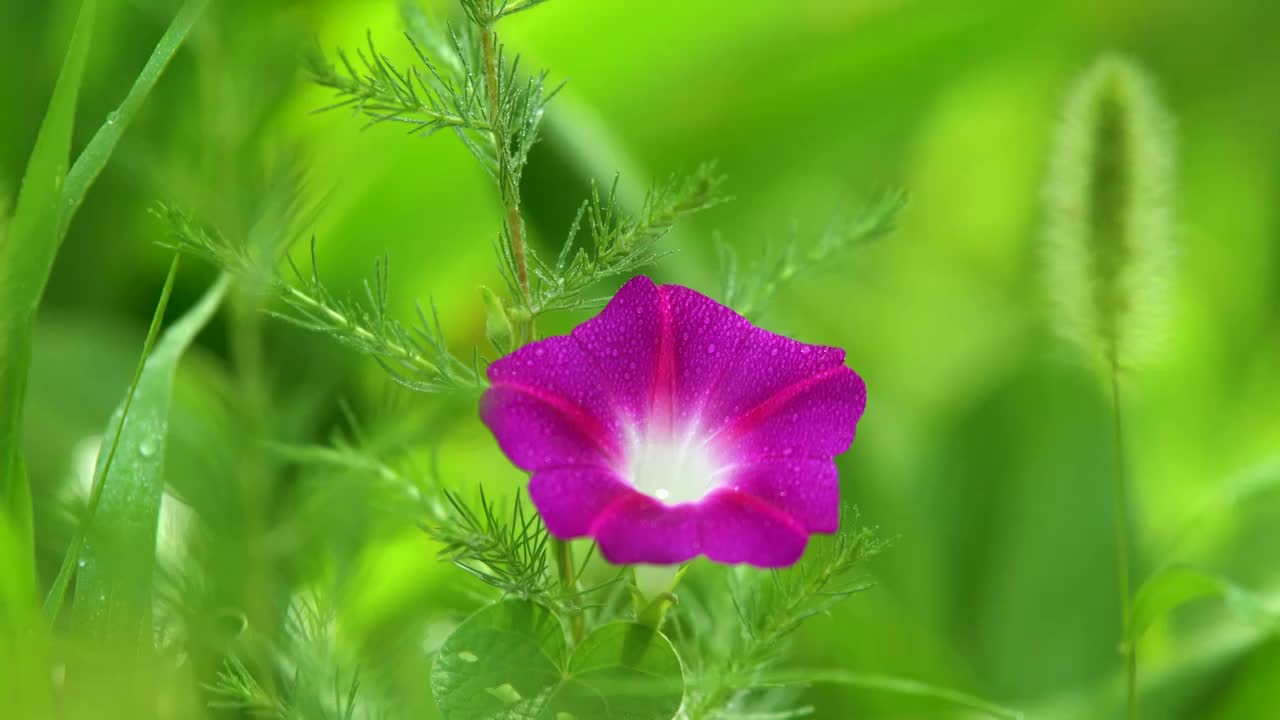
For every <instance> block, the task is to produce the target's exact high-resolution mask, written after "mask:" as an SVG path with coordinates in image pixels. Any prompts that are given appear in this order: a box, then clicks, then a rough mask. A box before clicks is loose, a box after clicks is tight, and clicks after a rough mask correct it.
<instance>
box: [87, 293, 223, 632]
mask: <svg viewBox="0 0 1280 720" xmlns="http://www.w3.org/2000/svg"><path fill="white" fill-rule="evenodd" d="M228 281H229V277H228V276H226V275H224V276H222V277H221V278H219V279H218V280H217V281H216V282H215V283H214V284H213V285H211V286H210V287H209V289H208V290H207V291H205V294H204V296H203V297H201V298H200V301H199V302H197V303H196V304H195V305H194V306H192V308H191V309H190V310H188V311H187V312H186V314H184V315H183V316H182V317H181V318H179V319H178V321H177V322H175V323H174V324H173V325H171V326H170V327H169V329H168V330H166V331H165V333H164V336H163V337H161V338H160V343H159V344H158V345H156V347H155V352H153V353H152V354H151V356H150V357H149V358H147V360H146V367H145V368H143V370H142V375H141V379H140V380H139V381H138V383H137V386H136V388H137V390H136V393H134V397H133V407H132V412H129V413H127V414H124V413H123V410H124V406H123V405H122V407H121V410H122V419H121V421H120V425H119V426H118V427H119V430H118V432H117V434H116V436H115V437H112V438H111V440H112V447H113V448H115V449H116V450H117V452H115V459H116V462H115V464H114V465H112V466H111V467H110V468H107V466H106V462H105V460H104V461H103V463H102V477H101V479H100V482H99V484H98V485H97V486H96V487H97V489H98V490H100V496H101V503H100V504H99V506H98V512H97V514H96V516H95V515H91V516H89V517H86V518H85V522H84V524H83V525H84V527H86V528H87V532H86V534H85V543H84V548H83V552H82V554H81V556H80V558H79V559H78V562H77V563H76V565H77V567H78V568H79V572H78V575H77V580H76V595H75V606H74V608H73V609H72V617H73V619H74V622H73V624H74V625H75V626H76V627H79V628H82V629H85V630H87V631H88V632H89V633H90V634H93V635H96V634H98V633H101V634H103V635H105V636H109V637H111V638H114V639H118V640H120V641H125V642H127V641H130V640H133V641H136V640H138V639H142V640H143V641H144V642H147V643H150V641H151V633H150V631H149V630H150V628H151V588H152V575H153V572H154V569H155V557H156V528H157V526H158V524H159V519H160V500H161V497H162V496H163V494H164V456H165V440H166V437H167V436H168V427H169V408H170V405H171V402H172V398H173V383H174V379H175V378H176V376H177V370H178V362H179V361H180V360H181V359H182V356H183V354H184V353H185V352H186V351H187V348H189V347H190V346H191V343H192V342H194V341H195V339H196V335H198V334H199V333H200V331H201V330H202V329H203V328H204V326H205V325H207V324H208V323H209V320H210V319H211V318H212V317H213V315H214V313H216V312H217V310H218V308H219V307H220V306H221V304H222V299H223V298H224V297H225V296H226V293H227V287H228V285H229V282H228ZM128 402H129V401H128V399H126V400H125V403H126V404H127V403H128ZM108 470H109V471H110V472H108Z"/></svg>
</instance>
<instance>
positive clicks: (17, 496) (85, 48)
mask: <svg viewBox="0 0 1280 720" xmlns="http://www.w3.org/2000/svg"><path fill="white" fill-rule="evenodd" d="M95 7H96V4H95V0H86V2H85V3H84V5H83V6H81V8H80V17H79V19H77V20H76V25H75V29H74V30H73V31H72V35H71V46H70V47H69V48H68V49H67V55H66V59H65V60H63V63H62V69H61V70H60V71H59V73H58V81H57V84H55V85H54V89H53V97H52V98H51V99H50V100H49V109H48V110H47V111H46V113H45V117H44V121H43V122H42V123H41V124H40V132H39V134H38V135H37V136H36V144H35V148H34V149H33V150H32V151H31V158H30V159H29V160H28V161H27V171H26V174H25V175H23V178H22V188H21V190H19V192H18V201H17V205H16V207H15V208H14V214H13V219H12V221H11V222H10V223H9V227H8V229H7V230H6V232H5V239H4V242H3V243H0V473H3V475H0V497H3V498H4V500H5V501H6V505H5V508H4V510H5V511H6V512H7V513H9V515H10V517H11V518H12V517H18V516H21V515H24V514H30V507H29V506H30V504H31V495H30V492H29V491H28V490H27V489H26V487H25V480H24V479H21V478H19V477H18V469H19V463H18V460H17V458H16V454H17V452H18V448H19V446H20V443H21V436H22V433H21V428H22V408H23V401H24V400H25V396H26V388H27V372H28V369H29V365H30V362H31V321H32V318H33V317H34V316H35V311H36V306H37V305H38V304H39V302H40V295H41V293H42V292H44V285H45V281H46V280H47V278H48V276H49V269H50V268H51V267H52V266H53V258H54V255H56V254H57V252H58V244H59V241H60V238H59V237H58V235H57V228H58V207H59V204H60V202H61V199H62V187H63V179H64V177H65V176H66V173H67V160H68V157H69V156H70V153H71V130H72V127H73V124H74V122H75V114H76V102H77V99H78V97H79V94H80V81H81V79H82V78H83V77H84V67H85V62H86V59H87V58H88V55H89V37H90V35H92V31H93V18H94V13H95ZM15 513H17V515H15ZM15 529H17V530H19V531H20V532H23V533H24V536H23V537H22V538H21V540H20V541H21V542H25V543H26V544H27V546H28V547H30V546H31V537H30V531H29V529H28V530H23V529H22V528H15Z"/></svg>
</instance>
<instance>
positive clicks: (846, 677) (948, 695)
mask: <svg viewBox="0 0 1280 720" xmlns="http://www.w3.org/2000/svg"><path fill="white" fill-rule="evenodd" d="M815 683H824V684H831V685H847V686H849V687H857V688H863V689H866V690H877V691H880V692H888V693H894V694H897V695H906V696H910V697H917V698H926V699H931V700H939V701H942V702H945V703H949V704H951V705H955V706H957V707H962V708H967V709H969V710H975V711H977V712H981V713H985V714H986V715H988V716H990V717H993V718H998V719H999V720H1024V718H1025V717H1026V716H1025V715H1024V714H1023V713H1022V712H1021V711H1019V710H1014V709H1012V708H1007V707H1004V706H1002V705H997V704H995V703H993V702H990V701H988V700H983V699H982V698H980V697H976V696H974V695H970V694H968V693H963V692H960V691H959V690H952V689H951V688H945V687H940V686H938V685H931V684H929V683H926V682H920V681H919V680H912V679H910V678H903V677H898V676H896V675H881V674H879V673H863V672H852V671H849V670H834V669H833V670H787V671H783V672H776V673H770V674H768V675H766V676H765V677H763V678H762V681H761V682H759V683H755V686H756V687H769V686H785V685H812V684H815Z"/></svg>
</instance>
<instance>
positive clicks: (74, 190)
mask: <svg viewBox="0 0 1280 720" xmlns="http://www.w3.org/2000/svg"><path fill="white" fill-rule="evenodd" d="M208 5H209V0H188V2H187V3H186V4H184V5H183V6H182V8H181V9H180V10H178V14H177V15H175V16H174V18H173V22H171V23H169V27H168V28H167V29H166V30H165V31H164V35H162V36H161V37H160V41H159V42H158V43H156V48H155V50H153V51H152V52H151V57H150V58H148V59H147V64H146V65H144V66H143V68H142V72H140V73H138V78H137V79H136V80H134V82H133V87H132V88H130V89H129V94H128V95H126V96H125V98H124V101H123V102H121V103H120V107H118V108H117V109H116V111H115V112H113V113H111V114H110V115H108V116H107V121H106V122H105V123H103V124H102V127H100V128H98V132H96V133H94V136H93V139H92V140H90V141H89V144H88V145H87V146H85V149H84V151H83V152H81V153H80V156H79V157H77V158H76V161H75V163H74V164H72V166H71V171H70V172H69V173H68V174H67V183H66V187H65V188H64V189H63V192H62V206H61V214H60V215H59V217H58V236H59V238H61V237H62V236H63V235H65V234H66V232H67V227H68V226H69V225H70V224H71V218H72V217H73V216H74V215H75V213H76V211H77V210H79V209H80V205H81V203H83V202H84V196H85V194H86V193H88V191H89V188H90V187H91V186H92V185H93V182H94V180H97V179H98V175H99V174H100V173H101V172H102V169H103V168H104V167H106V165H107V161H108V160H110V159H111V153H113V152H114V151H115V149H116V143H118V142H120V138H121V137H122V136H123V135H124V132H125V130H127V129H128V128H129V124H130V123H132V122H133V118H134V116H135V115H137V114H138V110H139V109H141V107H142V105H143V103H144V102H146V100H147V96H148V95H150V94H151V90H152V88H154V87H155V86H156V82H157V81H159V80H160V76H161V75H163V74H164V70H165V68H166V67H168V65H169V61H171V60H173V56H174V55H176V54H177V52H178V48H180V47H181V46H182V43H183V41H184V40H186V38H187V34H188V33H190V32H191V28H192V27H193V26H194V25H195V24H196V20H198V19H200V15H201V14H203V13H204V10H205V8H206V7H208Z"/></svg>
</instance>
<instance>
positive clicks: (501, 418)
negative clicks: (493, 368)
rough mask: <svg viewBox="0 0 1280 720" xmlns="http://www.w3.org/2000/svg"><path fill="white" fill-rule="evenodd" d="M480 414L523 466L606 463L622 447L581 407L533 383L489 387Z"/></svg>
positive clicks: (512, 459)
mask: <svg viewBox="0 0 1280 720" xmlns="http://www.w3.org/2000/svg"><path fill="white" fill-rule="evenodd" d="M480 419H481V420H483V421H484V424H485V425H488V426H489V430H490V431H492V432H493V436H494V437H495V438H497V440H498V445H500V446H501V447H502V451H503V452H504V453H506V454H507V457H509V458H511V462H513V463H515V464H516V466H517V467H519V468H521V469H522V470H539V469H542V468H548V467H559V466H566V465H569V466H572V465H590V466H596V467H601V468H608V467H609V466H610V465H611V464H612V462H613V459H614V457H616V455H617V452H618V450H617V449H616V448H615V447H613V446H612V445H611V443H610V438H609V434H608V433H607V432H606V431H605V430H604V428H603V427H602V426H601V425H600V424H599V423H597V422H596V421H595V420H594V419H593V418H592V417H591V416H590V415H588V414H586V413H585V412H583V411H582V410H581V408H578V407H576V406H574V405H572V404H570V403H567V402H565V401H564V400H563V399H561V398H557V397H555V396H552V395H549V394H544V393H541V392H540V391H538V390H537V389H535V388H526V387H514V386H510V385H495V386H494V387H491V388H489V390H487V391H486V392H485V394H484V397H482V398H481V399H480Z"/></svg>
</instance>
